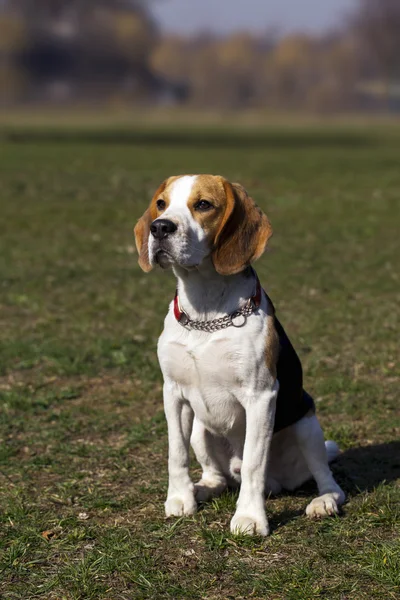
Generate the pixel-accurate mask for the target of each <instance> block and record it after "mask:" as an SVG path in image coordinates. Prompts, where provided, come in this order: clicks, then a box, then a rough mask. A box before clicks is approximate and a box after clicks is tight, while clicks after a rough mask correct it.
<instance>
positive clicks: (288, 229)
mask: <svg viewBox="0 0 400 600" xmlns="http://www.w3.org/2000/svg"><path fill="white" fill-rule="evenodd" d="M56 133H57V135H55V134H54V130H53V131H49V130H48V129H45V128H43V129H40V128H36V129H32V128H31V129H29V128H21V127H19V128H17V127H14V128H10V127H9V128H8V129H3V133H2V134H0V139H1V140H2V142H1V145H0V153H1V161H0V169H1V175H0V180H1V220H0V249H1V252H0V279H1V280H0V309H1V310H0V328H1V333H2V335H1V340H0V444H1V445H0V573H1V574H0V596H1V597H2V598H5V599H7V600H14V599H20V600H26V599H30V598H39V597H42V598H46V599H51V600H60V599H64V598H65V599H67V600H78V599H79V600H83V599H87V600H89V599H102V600H113V599H115V600H125V599H133V598H138V599H142V598H151V599H158V598H159V599H162V598H171V599H175V598H183V599H187V598H193V599H206V598H207V599H220V598H224V599H225V598H235V599H236V598H248V597H252V598H256V599H257V598H260V599H264V598H271V599H282V600H286V599H287V600H292V599H293V600H297V599H299V600H303V599H308V598H309V599H314V598H329V600H330V599H337V600H339V599H340V600H344V599H354V600H360V599H364V598H365V599H372V598H373V599H375V598H376V599H381V598H382V599H385V600H386V599H387V598H398V597H399V593H400V579H399V572H400V544H399V537H398V532H399V520H400V519H399V516H400V504H399V500H400V489H399V477H400V442H399V441H398V440H399V432H400V420H399V411H398V406H399V405H398V402H399V400H398V394H399V375H400V372H399V364H398V315H399V309H398V307H399V300H400V293H399V277H400V275H399V273H400V264H399V257H400V252H399V229H398V228H399V217H400V206H399V197H400V159H399V156H400V130H398V129H396V128H395V127H394V128H393V129H392V130H391V131H389V130H388V129H387V128H385V129H384V130H381V131H380V130H378V129H377V128H376V127H375V128H374V129H373V130H366V129H362V128H360V127H358V128H357V130H356V129H349V130H348V131H346V130H345V129H344V128H343V127H342V128H341V129H340V130H334V129H333V128H330V129H329V130H317V129H316V128H315V127H314V128H311V129H306V128H305V127H304V126H303V127H302V128H301V129H298V130H296V131H290V130H288V129H287V128H286V129H285V130H284V131H279V130H278V129H276V128H275V129H274V130H273V131H268V130H266V129H265V130H263V131H262V132H260V134H257V133H256V132H255V131H254V129H253V130H252V131H250V132H247V131H240V132H236V133H234V134H230V133H229V130H228V129H226V128H225V129H218V130H213V131H211V130H203V131H202V132H199V130H198V129H197V130H195V129H194V130H182V131H181V132H180V134H179V136H177V137H176V136H175V137H174V135H173V133H172V128H166V127H164V128H163V129H159V130H157V129H156V128H154V127H153V128H152V129H151V130H149V131H148V132H146V129H144V128H143V127H142V128H141V129H140V130H134V129H130V130H126V131H123V130H122V129H119V130H118V129H115V130H110V128H107V130H104V131H100V132H99V133H96V132H93V131H92V130H91V131H89V132H88V131H87V130H83V129H79V128H78V127H76V128H75V129H74V130H70V131H69V132H68V133H66V132H65V130H63V129H60V130H59V131H58V132H56ZM66 135H67V138H66V137H65V136H66ZM184 172H188V173H193V172H212V173H220V174H224V175H225V176H226V177H228V178H230V179H232V180H234V181H240V182H241V183H243V184H244V185H245V186H246V187H247V188H248V190H249V192H251V194H252V195H253V196H254V198H255V199H256V201H257V202H258V203H259V204H260V205H261V206H262V207H263V208H264V209H265V210H266V212H267V213H268V215H269V216H270V219H271V221H272V224H273V226H274V229H275V235H274V237H273V240H272V243H271V251H270V252H269V253H267V254H266V256H265V257H264V258H263V259H262V260H261V261H260V262H259V263H258V265H257V270H258V273H259V275H260V278H261V280H262V282H263V284H264V285H265V286H266V287H267V289H268V292H269V293H270V295H271V297H272V298H273V300H274V303H275V305H276V307H277V310H278V314H279V318H280V319H281V320H282V322H283V323H284V325H285V329H286V330H287V331H288V333H289V335H290V337H291V339H292V341H293V342H294V344H295V346H296V348H297V349H298V352H299V354H300V356H301V358H302V361H303V366H304V372H305V381H306V386H307V389H309V390H310V391H311V392H312V393H313V395H314V397H315V399H316V403H317V409H318V414H319V416H320V420H321V422H322V424H323V426H324V429H325V431H326V434H327V435H328V436H329V437H331V438H333V439H335V440H337V441H338V442H339V444H340V445H341V448H342V450H343V451H344V453H343V454H342V456H341V458H340V459H339V460H338V461H337V463H336V464H335V465H334V467H333V469H334V472H335V475H336V477H337V479H338V481H339V482H340V484H341V485H342V486H343V487H344V489H345V490H346V492H347V493H348V496H349V502H348V503H347V504H346V505H345V507H344V509H343V515H342V516H340V517H338V518H332V519H328V520H325V521H321V522H312V521H309V520H307V519H306V518H305V517H304V514H303V513H304V508H305V506H306V504H307V502H308V501H309V500H310V499H311V498H312V496H313V494H315V488H314V485H313V484H312V483H310V484H307V485H306V486H304V488H302V490H300V491H299V492H297V493H296V494H285V495H282V496H280V497H278V498H275V499H270V500H268V501H267V512H268V516H269V519H270V523H271V526H272V535H271V536H270V537H269V538H267V539H266V540H262V539H258V538H255V539H249V538H246V537H244V536H243V537H233V536H231V534H230V533H229V520H230V517H231V515H232V513H233V511H234V506H235V501H236V496H235V494H233V493H226V494H224V495H223V496H222V497H221V498H219V499H216V500H214V501H213V502H211V503H209V504H207V505H206V506H204V508H203V509H202V510H201V511H200V512H199V513H198V515H196V516H195V517H194V518H188V519H186V518H183V519H178V520H168V521H167V520H165V519H164V515H163V501H164V498H165V493H166V483H167V441H166V425H165V421H164V417H163V414H162V401H161V387H162V379H161V374H160V371H159V368H158V364H157V358H156V353H155V348H156V342H157V337H158V334H159V332H160V331H161V329H162V322H163V318H164V314H165V312H166V310H167V305H168V302H169V299H170V298H172V295H173V292H174V281H173V277H172V276H171V274H170V273H161V272H153V273H151V274H150V275H145V274H144V273H142V272H141V271H140V269H139V267H138V266H137V256H136V253H135V249H134V242H133V237H132V228H133V225H134V223H135V221H136V220H137V218H138V217H139V216H140V215H141V214H142V212H143V210H144V208H145V206H146V204H147V202H148V201H149V199H150V197H151V195H152V193H153V191H154V190H155V189H156V187H157V186H158V184H159V183H160V182H161V181H162V180H163V179H164V178H165V177H166V176H168V175H171V174H177V173H184ZM196 476H198V469H197V467H196V465H194V477H196ZM44 532H47V533H44Z"/></svg>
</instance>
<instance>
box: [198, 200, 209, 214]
mask: <svg viewBox="0 0 400 600" xmlns="http://www.w3.org/2000/svg"><path fill="white" fill-rule="evenodd" d="M211 208H214V207H213V205H212V204H211V202H208V200H199V201H198V202H196V204H195V205H194V209H195V210H199V211H200V212H205V211H206V210H210V209H211Z"/></svg>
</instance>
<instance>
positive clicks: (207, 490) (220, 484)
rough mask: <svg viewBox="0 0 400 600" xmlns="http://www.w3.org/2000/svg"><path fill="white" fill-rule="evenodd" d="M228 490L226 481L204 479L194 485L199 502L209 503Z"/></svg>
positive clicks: (222, 479)
mask: <svg viewBox="0 0 400 600" xmlns="http://www.w3.org/2000/svg"><path fill="white" fill-rule="evenodd" d="M225 488H226V479H224V478H220V479H219V478H218V479H217V478H215V479H207V478H202V479H200V481H198V482H197V483H195V485H194V493H195V496H196V500H197V502H207V500H210V499H211V498H214V497H215V496H219V495H220V494H222V492H223V491H224V490H225Z"/></svg>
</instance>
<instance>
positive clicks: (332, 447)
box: [325, 440, 340, 463]
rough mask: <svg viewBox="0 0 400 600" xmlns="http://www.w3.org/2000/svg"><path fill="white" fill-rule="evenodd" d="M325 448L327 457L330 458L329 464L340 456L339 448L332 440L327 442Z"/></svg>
mask: <svg viewBox="0 0 400 600" xmlns="http://www.w3.org/2000/svg"><path fill="white" fill-rule="evenodd" d="M325 448H326V455H327V457H328V463H330V462H332V461H333V460H335V458H337V457H338V456H339V454H340V449H339V446H338V445H337V443H336V442H333V441H332V440H327V441H326V442H325Z"/></svg>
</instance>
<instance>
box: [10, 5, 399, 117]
mask: <svg viewBox="0 0 400 600" xmlns="http://www.w3.org/2000/svg"><path fill="white" fill-rule="evenodd" d="M399 27H400V6H399V4H398V2H397V0H379V1H378V0H341V1H340V2H334V1H333V0H329V1H326V2H324V3H321V2H316V1H315V0H307V2H302V3H301V5H300V4H299V3H296V2H294V1H292V0H285V1H284V2H281V3H279V5H277V4H276V3H272V2H261V1H258V0H251V1H250V2H247V3H246V5H243V3H240V2H228V0H218V1H217V2H208V3H207V2H205V3H201V4H197V3H190V2H185V1H184V0H159V1H157V0H153V1H146V2H144V1H141V0H101V1H96V2H94V1H91V0H51V1H50V0H1V3H0V105H1V106H2V107H3V108H10V107H24V108H25V109H26V108H28V109H29V108H32V107H37V106H45V107H50V106H53V107H54V106H58V107H63V108H65V109H67V108H71V107H77V106H78V107H79V106H86V107H88V106H89V107H90V109H91V110H92V109H93V108H94V107H105V106H106V107H107V108H109V109H110V110H117V111H118V110H120V109H124V110H127V109H130V108H131V107H133V106H136V107H138V106H140V107H141V108H146V109H148V108H149V107H158V108H159V107H174V106H175V107H184V108H190V109H196V110H197V111H204V110H207V111H210V110H211V111H213V110H214V111H215V110H219V111H226V110H228V111H229V110H230V111H242V110H244V109H269V110H271V111H275V112H283V113H286V112H295V113H300V114H301V113H305V114H312V113H314V114H319V115H332V114H336V113H344V114H346V113H347V114H349V113H360V112H361V113H364V114H374V113H391V114H394V115H395V114H398V113H399V111H400V74H399V64H398V56H399V54H400V41H399V35H398V33H399Z"/></svg>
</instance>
